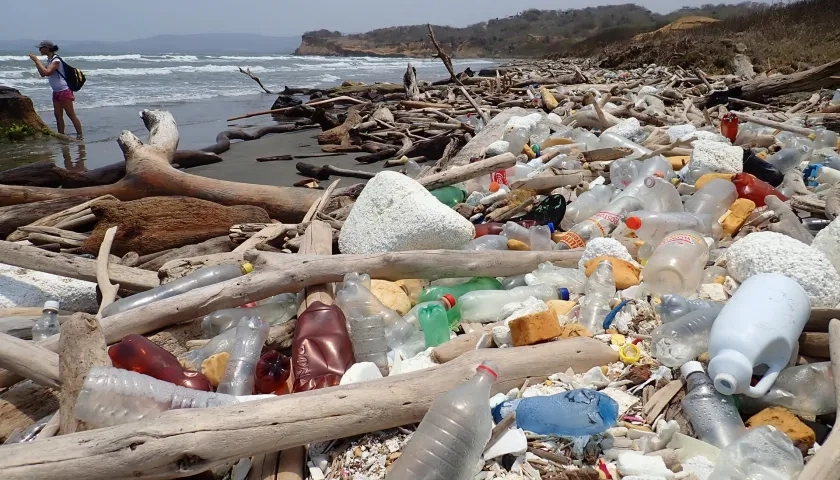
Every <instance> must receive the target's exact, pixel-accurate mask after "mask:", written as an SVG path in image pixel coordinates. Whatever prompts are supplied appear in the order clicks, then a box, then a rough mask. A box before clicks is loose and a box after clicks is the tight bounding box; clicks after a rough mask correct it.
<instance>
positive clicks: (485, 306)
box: [458, 285, 558, 323]
mask: <svg viewBox="0 0 840 480" xmlns="http://www.w3.org/2000/svg"><path fill="white" fill-rule="evenodd" d="M529 297H536V298H537V299H539V300H542V301H548V300H557V298H558V297H557V290H556V289H554V288H552V287H551V286H549V285H534V286H528V287H517V288H514V289H511V290H480V291H476V292H470V293H468V294H466V295H464V296H462V297H461V298H459V299H458V303H459V304H460V305H461V320H463V321H465V322H475V323H492V322H497V321H499V320H502V318H501V315H502V312H501V310H502V307H504V306H505V305H507V304H509V303H519V302H524V301H525V300H527V299H528V298H529Z"/></svg>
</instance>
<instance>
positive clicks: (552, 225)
mask: <svg viewBox="0 0 840 480" xmlns="http://www.w3.org/2000/svg"><path fill="white" fill-rule="evenodd" d="M547 225H548V230H549V231H550V232H551V233H554V230H555V228H554V223H553V222H548V223H547Z"/></svg>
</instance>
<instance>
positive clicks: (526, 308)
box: [501, 297, 549, 325]
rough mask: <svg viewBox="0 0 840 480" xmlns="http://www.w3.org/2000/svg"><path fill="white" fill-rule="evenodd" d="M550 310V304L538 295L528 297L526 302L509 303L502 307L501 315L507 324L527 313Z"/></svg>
mask: <svg viewBox="0 0 840 480" xmlns="http://www.w3.org/2000/svg"><path fill="white" fill-rule="evenodd" d="M548 310H549V308H548V304H546V303H545V302H543V301H542V300H540V299H538V298H536V297H528V299H526V300H525V301H524V302H519V303H509V304H507V305H505V306H503V307H502V311H501V316H502V317H503V318H504V321H505V324H506V325H507V324H508V323H510V321H511V320H516V319H517V318H521V317H524V316H526V315H533V314H535V313H540V312H547V311H548Z"/></svg>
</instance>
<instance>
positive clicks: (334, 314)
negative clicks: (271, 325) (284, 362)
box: [292, 302, 356, 392]
mask: <svg viewBox="0 0 840 480" xmlns="http://www.w3.org/2000/svg"><path fill="white" fill-rule="evenodd" d="M354 363H356V360H355V359H354V358H353V344H352V343H351V342H350V334H349V333H348V332H347V320H346V319H345V318H344V314H343V313H342V312H341V309H340V308H338V306H337V305H325V304H324V303H321V302H315V303H313V304H312V305H310V306H309V308H307V309H306V310H305V311H304V312H303V313H302V314H300V316H298V319H297V325H296V326H295V339H294V342H293V343H292V368H294V371H295V383H294V389H293V390H294V391H295V392H306V391H309V390H316V389H319V388H325V387H333V386H336V385H338V382H339V381H341V377H342V376H343V375H344V372H346V371H347V369H348V368H350V366H352V365H353V364H354Z"/></svg>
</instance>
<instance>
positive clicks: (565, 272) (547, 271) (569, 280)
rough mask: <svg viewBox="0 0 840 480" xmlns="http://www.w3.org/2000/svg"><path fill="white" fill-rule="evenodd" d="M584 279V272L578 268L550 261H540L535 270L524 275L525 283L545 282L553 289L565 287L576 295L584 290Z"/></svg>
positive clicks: (537, 283)
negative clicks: (564, 266) (566, 266)
mask: <svg viewBox="0 0 840 480" xmlns="http://www.w3.org/2000/svg"><path fill="white" fill-rule="evenodd" d="M586 281H587V280H586V274H585V273H583V272H581V271H580V269H579V268H563V267H557V266H555V265H554V264H552V263H551V262H544V263H541V264H539V265H537V269H536V270H534V271H533V272H531V273H528V274H526V275H525V283H526V284H528V285H539V284H546V285H550V286H551V288H554V289H562V288H565V289H566V290H568V292H569V293H574V294H577V295H580V294H582V293H583V292H584V290H585V286H586ZM564 300H565V299H564Z"/></svg>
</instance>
